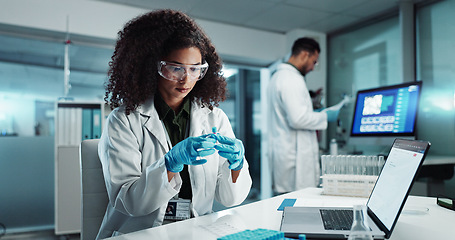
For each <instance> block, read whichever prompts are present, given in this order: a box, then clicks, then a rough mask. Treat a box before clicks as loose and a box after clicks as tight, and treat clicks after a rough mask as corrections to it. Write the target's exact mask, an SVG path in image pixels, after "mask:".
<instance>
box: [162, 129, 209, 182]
mask: <svg viewBox="0 0 455 240" xmlns="http://www.w3.org/2000/svg"><path fill="white" fill-rule="evenodd" d="M215 143H216V139H215V138H212V137H210V136H209V137H208V136H200V137H188V138H186V139H184V140H182V141H181V142H179V143H177V144H176V145H175V146H174V147H173V148H172V149H171V150H170V151H169V152H167V153H166V155H165V156H164V157H165V164H166V168H167V170H168V171H170V172H173V173H177V172H180V171H182V170H183V165H184V164H186V165H200V164H204V163H206V162H207V160H206V159H201V158H200V157H205V156H209V155H212V154H213V153H215Z"/></svg>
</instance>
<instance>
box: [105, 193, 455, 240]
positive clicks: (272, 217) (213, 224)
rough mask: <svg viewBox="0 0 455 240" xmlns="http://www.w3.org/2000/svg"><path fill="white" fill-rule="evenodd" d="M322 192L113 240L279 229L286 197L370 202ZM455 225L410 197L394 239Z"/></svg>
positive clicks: (431, 203)
mask: <svg viewBox="0 0 455 240" xmlns="http://www.w3.org/2000/svg"><path fill="white" fill-rule="evenodd" d="M321 192H322V189H321V188H307V189H303V190H299V191H296V192H292V193H288V194H283V195H280V196H276V197H273V198H269V199H265V200H262V201H258V202H254V203H250V204H246V205H242V206H238V207H234V208H230V209H227V210H223V211H219V212H215V213H212V214H209V215H205V216H201V217H197V218H192V219H189V220H185V221H181V222H176V223H171V224H167V225H163V226H160V227H155V228H149V229H146V230H141V231H137V232H133V233H129V234H125V235H122V236H117V237H113V238H110V239H113V240H114V239H115V240H133V239H134V240H141V239H144V240H145V239H147V240H149V239H160V240H162V239H176V240H183V239H194V240H199V239H204V240H206V239H216V238H218V237H221V236H224V235H227V234H231V233H235V232H237V231H242V230H245V229H256V228H265V229H271V230H279V229H280V221H281V215H282V212H281V211H277V208H278V206H279V205H280V204H281V202H282V200H283V199H285V198H298V199H299V200H298V201H297V202H296V204H297V203H299V202H301V201H300V200H301V199H303V200H304V201H302V202H305V201H306V202H307V203H308V204H310V205H312V204H315V203H316V202H320V203H321V205H325V206H327V205H333V204H336V203H338V204H339V205H341V206H346V205H349V204H358V203H359V202H363V203H365V202H366V201H367V199H366V198H352V197H337V196H325V195H321ZM426 208H428V211H427V212H424V211H421V210H422V209H426ZM454 222H455V211H452V210H448V209H445V208H442V207H439V206H437V205H436V199H435V198H429V197H417V196H410V197H409V198H408V201H407V203H406V206H405V208H404V210H403V212H402V214H401V216H400V218H399V220H398V223H397V225H396V227H395V229H394V231H393V233H392V236H391V238H390V239H392V240H407V239H413V240H420V239H422V240H424V239H425V240H428V239H453V238H454V235H455V230H454V229H455V228H454V226H453V223H454Z"/></svg>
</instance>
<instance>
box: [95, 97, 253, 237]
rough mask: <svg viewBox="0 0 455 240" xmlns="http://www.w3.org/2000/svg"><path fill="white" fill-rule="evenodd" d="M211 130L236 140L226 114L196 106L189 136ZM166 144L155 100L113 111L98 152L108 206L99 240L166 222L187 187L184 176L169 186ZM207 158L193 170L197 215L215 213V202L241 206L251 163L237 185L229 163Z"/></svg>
mask: <svg viewBox="0 0 455 240" xmlns="http://www.w3.org/2000/svg"><path fill="white" fill-rule="evenodd" d="M212 127H217V129H218V131H219V133H220V134H222V135H225V136H228V137H231V138H234V137H235V136H234V133H233V131H232V127H231V124H230V123H229V119H228V118H227V116H226V114H225V113H224V112H223V111H222V110H221V109H219V108H216V107H215V108H214V109H213V110H210V109H208V108H207V107H205V108H201V107H200V106H199V105H198V104H196V103H192V105H191V119H190V132H189V136H200V135H203V134H207V133H211V131H212ZM166 139H167V137H166V132H165V129H164V126H163V124H162V122H161V121H160V119H159V116H158V113H157V111H156V109H155V107H154V103H153V99H151V100H149V101H147V102H146V103H145V104H143V105H141V106H140V107H139V108H138V109H137V110H136V111H133V112H131V113H130V115H126V114H125V112H124V109H123V108H117V109H114V110H113V111H112V113H111V114H110V115H109V117H108V119H107V124H106V126H105V128H104V130H103V134H102V136H101V139H100V143H99V148H98V153H99V156H100V160H101V163H102V166H103V173H104V179H105V183H106V188H107V192H108V195H109V204H108V207H107V209H106V214H105V216H104V219H103V222H102V225H101V227H100V232H99V234H98V237H97V238H106V237H110V236H113V235H118V234H121V233H128V232H133V231H137V230H141V229H145V228H150V227H155V226H159V225H161V224H162V223H163V218H164V214H165V209H166V206H167V203H168V201H169V200H170V199H171V198H172V197H174V196H175V195H176V194H177V193H178V192H179V190H180V187H181V185H182V180H181V178H180V175H179V174H176V175H175V177H174V178H173V180H171V182H168V177H167V171H166V167H165V164H164V154H165V153H167V152H168V151H169V147H168V143H167V141H166ZM205 159H207V163H205V164H203V165H197V166H189V168H188V171H189V174H190V179H191V186H192V191H193V199H192V203H193V209H192V211H193V214H194V215H195V216H199V215H204V214H208V213H211V212H213V211H212V205H213V200H214V199H216V200H217V201H218V202H220V203H221V204H223V205H225V206H233V205H237V204H240V203H242V202H243V201H244V200H245V198H246V197H247V195H248V193H249V191H250V188H251V183H252V181H251V177H250V174H249V171H248V163H247V161H246V159H244V164H243V168H242V170H241V172H240V175H239V177H238V179H237V182H236V183H232V178H231V170H229V168H228V166H229V163H228V162H227V160H226V159H225V158H222V157H220V156H219V155H218V154H217V153H215V154H212V155H210V156H207V157H205Z"/></svg>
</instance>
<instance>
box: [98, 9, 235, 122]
mask: <svg viewBox="0 0 455 240" xmlns="http://www.w3.org/2000/svg"><path fill="white" fill-rule="evenodd" d="M189 47H196V48H198V49H199V50H200V52H201V55H202V61H203V62H204V61H205V62H207V63H208V64H209V68H208V70H207V73H206V75H205V76H204V78H202V79H201V80H199V81H198V82H197V83H196V85H195V86H194V88H193V89H192V90H191V92H190V93H189V94H188V96H189V97H190V99H193V100H195V101H197V102H198V103H200V104H201V105H202V106H203V107H204V106H205V107H209V108H210V109H213V106H219V102H221V101H224V100H225V99H226V93H227V90H226V85H227V84H226V79H225V78H224V77H223V76H222V74H221V69H222V61H221V58H220V57H219V56H218V54H217V53H216V51H215V47H214V46H213V44H212V43H211V41H210V39H209V38H208V37H207V35H206V34H205V33H204V32H203V31H202V29H201V28H200V27H199V26H198V25H197V24H196V23H195V21H194V20H193V19H191V18H190V17H188V16H187V15H186V14H184V13H182V12H179V11H175V10H169V9H165V10H156V11H152V12H149V13H146V14H144V15H141V16H139V17H136V18H134V19H132V20H131V21H129V22H128V23H127V24H126V25H125V27H124V28H123V30H121V31H120V32H119V33H118V40H117V44H116V46H115V50H114V54H113V55H112V60H111V61H110V62H109V72H108V77H109V80H108V82H107V83H106V94H105V97H104V100H105V101H106V103H108V104H109V105H110V106H111V108H112V109H113V108H116V107H119V106H121V105H122V106H124V107H125V111H126V114H129V113H130V112H131V111H134V110H135V109H136V108H137V107H138V106H139V105H140V104H142V103H144V102H145V101H146V100H147V99H149V98H150V97H151V96H154V94H155V93H156V92H157V86H158V80H159V77H160V76H159V74H158V66H157V63H158V62H159V61H160V60H162V58H164V57H165V56H167V55H169V54H170V53H171V52H172V51H175V50H179V49H182V48H189Z"/></svg>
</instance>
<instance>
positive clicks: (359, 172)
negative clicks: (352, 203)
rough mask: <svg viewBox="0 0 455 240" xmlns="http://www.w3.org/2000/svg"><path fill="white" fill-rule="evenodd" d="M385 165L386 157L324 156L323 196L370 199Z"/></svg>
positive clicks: (322, 159) (322, 160)
mask: <svg viewBox="0 0 455 240" xmlns="http://www.w3.org/2000/svg"><path fill="white" fill-rule="evenodd" d="M384 163H385V160H384V156H375V155H322V156H321V165H322V174H321V175H322V176H321V178H322V189H323V194H325V195H337V196H353V197H369V196H370V193H371V191H372V190H373V187H374V184H375V183H376V180H377V178H378V176H379V173H380V172H381V170H382V167H383V166H384Z"/></svg>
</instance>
